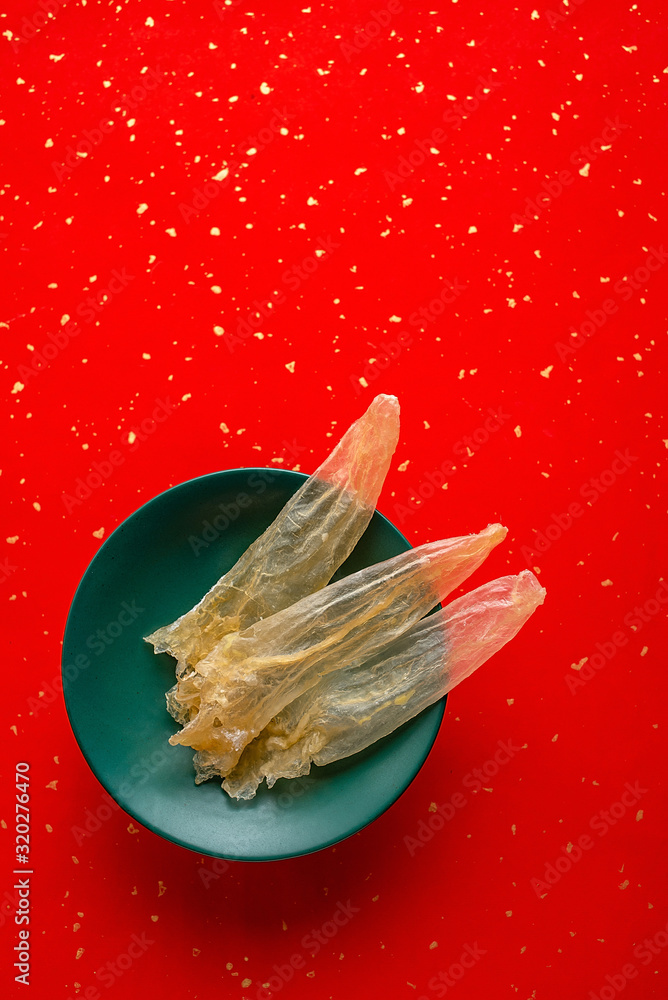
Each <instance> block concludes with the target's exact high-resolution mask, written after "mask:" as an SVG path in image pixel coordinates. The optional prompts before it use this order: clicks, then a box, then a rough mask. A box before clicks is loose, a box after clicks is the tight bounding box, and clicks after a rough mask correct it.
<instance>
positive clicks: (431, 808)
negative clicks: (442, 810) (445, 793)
mask: <svg viewBox="0 0 668 1000" xmlns="http://www.w3.org/2000/svg"><path fill="white" fill-rule="evenodd" d="M437 809H438V806H437V805H436V803H435V802H430V803H429V812H430V813H435V812H436V810H437Z"/></svg>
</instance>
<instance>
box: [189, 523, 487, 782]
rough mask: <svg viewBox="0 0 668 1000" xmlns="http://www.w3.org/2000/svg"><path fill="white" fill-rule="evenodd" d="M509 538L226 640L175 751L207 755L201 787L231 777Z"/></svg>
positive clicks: (472, 540) (390, 565)
mask: <svg viewBox="0 0 668 1000" xmlns="http://www.w3.org/2000/svg"><path fill="white" fill-rule="evenodd" d="M506 534H507V529H506V528H504V527H502V525H500V524H495V525H489V526H488V527H487V528H486V529H485V530H484V531H482V532H480V534H478V535H466V536H464V537H460V538H450V539H444V540H442V541H438V542H430V543H429V544H427V545H422V546H420V547H419V548H417V549H410V550H409V551H408V552H402V553H401V554H400V555H398V556H394V558H392V559H387V560H385V561H384V562H382V563H377V564H376V565H374V566H368V567H366V568H365V569H363V570H360V571H359V572H358V573H353V574H352V575H351V576H348V577H346V578H345V579H343V580H340V581H338V582H337V583H334V584H330V586H329V587H326V588H325V589H324V590H321V591H318V593H315V594H311V595H309V596H308V597H305V598H303V599H302V600H301V601H298V602H297V603H296V604H293V605H291V606H290V607H289V608H286V609H284V610H283V611H280V612H278V614H275V615H272V617H271V618H266V619H264V620H263V621H260V622H257V623H256V624H255V625H252V626H251V627H250V628H249V629H246V630H245V631H244V632H241V633H236V634H233V635H227V636H226V637H225V638H224V639H223V640H222V641H221V642H220V643H219V644H218V645H217V646H216V647H215V649H213V650H212V651H211V653H209V654H208V655H207V656H206V657H205V658H204V659H203V660H201V661H200V662H199V664H198V667H197V674H196V675H192V677H190V678H184V679H183V681H182V682H181V685H182V686H183V687H184V688H187V686H188V685H189V684H192V685H193V686H194V687H196V688H198V693H199V698H200V708H199V711H198V713H197V715H196V716H195V717H194V718H193V719H192V720H191V721H190V722H189V723H188V724H187V725H186V726H185V728H184V729H182V730H181V732H179V733H176V734H175V735H174V736H172V737H170V743H172V744H175V743H181V744H183V745H185V746H191V747H194V748H195V749H196V750H198V751H200V752H199V753H198V754H196V755H195V768H196V771H197V778H196V780H197V781H198V782H200V781H204V780H206V779H207V778H210V777H213V776H214V775H219V776H223V775H226V774H227V773H228V772H229V771H230V770H231V769H232V768H233V767H234V765H235V764H236V763H237V761H238V760H239V757H240V756H241V753H242V751H243V749H244V747H245V746H246V745H247V744H248V743H249V742H250V741H251V740H252V739H253V738H254V737H255V736H257V735H258V733H260V732H261V731H262V730H263V729H264V727H265V726H266V725H267V723H268V722H270V720H271V719H272V718H273V717H274V716H275V715H277V713H278V712H280V710H281V709H282V708H283V707H284V706H285V705H287V704H288V703H289V702H291V701H293V700H294V699H295V698H297V697H299V695H300V694H302V693H303V692H304V691H306V690H307V689H308V688H309V687H312V686H313V684H315V683H316V682H317V681H318V680H319V678H320V677H321V676H324V675H325V674H328V673H329V672H330V671H332V670H336V669H338V668H341V667H348V668H350V667H352V666H355V665H356V664H359V663H362V662H363V661H364V660H366V659H368V658H369V657H370V656H373V655H374V653H376V652H379V651H380V650H381V649H383V648H385V647H386V646H388V645H389V644H390V643H391V642H392V641H393V640H394V639H395V638H397V637H398V636H399V635H400V634H401V633H402V632H404V631H405V630H406V629H407V628H409V627H410V626H411V625H413V624H415V623H416V622H417V621H419V619H420V618H422V616H423V615H424V614H425V613H426V612H427V611H429V610H430V609H431V608H433V607H434V605H435V604H437V603H438V601H440V600H442V599H443V598H444V597H445V596H447V594H449V593H450V592H451V591H452V590H453V589H454V588H455V587H457V586H459V584H461V583H462V582H463V581H464V580H465V579H466V578H467V577H468V576H470V574H471V573H472V572H473V571H474V570H475V569H477V567H478V566H479V565H480V564H481V563H482V562H483V560H484V559H485V558H486V557H487V555H488V554H489V552H490V551H491V550H492V549H493V548H494V546H495V545H498V543H499V542H500V541H502V540H503V538H505V536H506ZM184 695H185V696H187V695H188V693H187V691H184Z"/></svg>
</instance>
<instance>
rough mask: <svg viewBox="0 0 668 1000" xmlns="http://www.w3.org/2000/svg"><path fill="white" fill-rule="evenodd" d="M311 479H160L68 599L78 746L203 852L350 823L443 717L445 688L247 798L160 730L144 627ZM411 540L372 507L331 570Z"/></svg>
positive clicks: (163, 662)
mask: <svg viewBox="0 0 668 1000" xmlns="http://www.w3.org/2000/svg"><path fill="white" fill-rule="evenodd" d="M305 479H306V476H305V475H303V474H302V473H299V472H288V471H284V470H274V469H231V470H228V471H225V472H216V473H213V474H212V475H208V476H202V477H200V478H198V479H192V480H190V481H189V482H186V483H181V485H179V486H175V487H173V488H172V489H170V490H167V491H166V492H165V493H161V494H160V495H159V496H157V497H155V498H154V499H153V500H150V501H149V502H148V503H147V504H144V506H143V507H141V508H140V509H139V510H138V511H136V512H135V513H134V514H132V515H131V516H130V517H129V518H128V519H127V520H126V521H124V522H123V524H121V525H120V526H119V527H118V528H117V529H116V530H115V531H114V533H113V534H112V535H110V536H109V538H108V539H107V540H106V541H105V543H104V544H103V545H102V546H101V548H100V549H99V551H98V552H97V554H96V556H95V558H94V559H93V561H92V562H91V564H90V566H89V567H88V569H87V570H86V572H85V574H84V576H83V579H82V580H81V583H80V584H79V587H78V589H77V592H76V594H75V596H74V600H73V602H72V607H71V608H70V613H69V616H68V619H67V627H66V629H65V638H64V643H63V668H62V669H63V690H64V694H65V703H66V706H67V712H68V715H69V718H70V722H71V725H72V729H73V731H74V735H75V736H76V739H77V741H78V743H79V746H80V747H81V751H82V753H83V755H84V757H85V758H86V760H87V762H88V764H89V765H90V767H91V769H92V771H93V773H94V774H95V776H96V777H97V778H98V780H99V781H100V782H101V783H102V785H103V786H104V787H105V789H106V790H107V792H108V793H109V794H110V795H111V796H112V798H113V799H115V801H116V802H117V803H118V804H119V805H120V806H121V807H122V808H123V809H124V810H125V811H126V812H127V813H129V814H130V815H131V816H132V817H133V818H134V819H136V820H137V821H138V822H139V823H142V824H143V825H144V826H146V827H148V828H149V829H150V830H153V832H154V833H157V834H159V835H160V836H161V837H164V838H166V839H167V840H171V841H173V842H174V843H175V844H180V845H181V846H183V847H187V848H189V849H190V850H192V851H196V852H197V853H199V854H207V855H210V856H212V857H220V858H228V859H232V860H238V861H271V860H277V859H280V858H291V857H297V856H299V855H302V854H309V853H311V852H312V851H318V850H321V849H322V848H324V847H328V846H330V845H331V844H336V843H338V842H339V841H341V840H343V839H345V838H346V837H349V836H351V835H352V834H353V833H356V832H357V831H358V830H361V829H362V828H363V827H365V826H367V824H369V823H371V822H372V821H373V820H374V819H376V818H377V817H378V816H380V815H381V814H382V813H383V812H385V810H386V809H388V808H389V806H391V805H392V803H393V802H395V801H396V799H397V798H398V797H399V796H400V795H401V793H402V792H403V791H404V790H405V789H406V788H407V786H408V785H409V784H410V782H411V781H412V780H413V778H414V777H415V775H416V774H417V773H418V771H419V770H420V768H421V766H422V764H423V763H424V761H425V759H426V757H427V754H428V753H429V750H430V749H431V746H432V744H433V742H434V740H435V738H436V735H437V733H438V729H439V726H440V723H441V720H442V718H443V712H444V709H445V699H442V700H441V701H440V702H438V703H437V704H435V705H432V706H431V707H430V708H428V709H426V710H425V711H424V712H422V713H421V714H420V715H419V716H417V717H416V718H415V719H413V720H411V721H410V722H408V723H406V725H404V726H402V727H401V728H400V729H398V730H396V731H395V732H394V733H392V734H391V735H390V736H387V737H385V739H383V740H380V741H379V742H377V743H375V744H374V745H373V746H371V747H368V748H367V749H366V750H364V751H362V752H361V753H358V754H355V756H353V757H348V758H346V759H345V760H340V761H337V762H335V763H334V764H328V765H327V766H326V767H312V768H311V773H310V774H309V775H308V776H305V777H302V778H295V779H291V780H288V779H282V780H280V781H278V782H277V783H276V785H275V786H274V787H273V788H272V789H268V788H267V787H266V785H263V786H262V787H261V788H260V789H259V791H258V794H257V796H256V797H255V798H254V799H252V800H250V801H249V802H243V801H236V800H234V799H230V798H229V797H228V796H227V794H226V793H225V792H224V791H223V790H222V789H221V787H220V783H219V782H217V781H209V782H206V783H205V784H203V785H196V784H195V780H194V770H193V764H192V757H193V751H192V750H191V749H190V748H188V747H181V746H176V747H173V746H170V745H169V743H168V742H167V741H168V738H169V736H171V735H172V733H173V732H175V731H176V729H177V728H178V726H177V724H176V723H175V722H174V720H173V719H172V718H171V716H170V715H169V714H168V713H167V709H166V707H165V692H166V691H167V690H168V689H169V688H170V687H171V686H172V685H173V683H174V665H175V661H174V660H173V659H172V657H170V656H168V655H167V654H166V653H162V654H160V655H157V656H156V655H155V653H153V647H152V646H151V645H149V644H148V643H146V642H144V641H143V636H145V635H148V634H149V633H151V632H153V631H154V630H155V629H156V628H158V627H159V626H161V625H165V624H166V623H168V622H171V621H173V620H174V619H175V618H178V617H179V615H181V614H183V613H184V612H185V611H187V610H188V609H189V608H191V607H192V606H193V605H194V604H196V603H197V602H198V601H199V600H200V599H201V597H202V596H203V594H204V593H205V592H206V591H207V590H208V589H209V588H210V587H211V586H212V585H213V584H214V583H215V582H216V580H218V579H219V578H220V576H222V574H223V573H224V572H226V571H227V570H228V569H230V568H231V567H232V566H233V565H234V563H235V562H236V560H237V559H238V558H239V556H240V555H241V554H242V553H243V552H244V551H245V550H246V549H247V548H248V546H249V545H250V544H251V542H253V541H254V539H255V538H257V537H258V535H260V534H261V533H262V532H263V531H264V530H265V528H266V527H267V526H268V525H269V524H270V523H271V522H272V521H273V520H274V518H275V517H276V515H277V514H278V512H279V511H280V509H281V508H282V507H283V506H284V505H285V503H286V502H287V501H288V499H289V498H290V497H291V496H292V494H293V493H295V492H296V491H297V489H299V487H300V486H301V484H302V483H303V482H304V480H305ZM408 548H410V544H409V543H408V541H407V540H406V539H405V538H404V537H403V535H401V534H400V533H399V532H398V531H397V529H396V528H395V527H393V525H392V524H390V522H389V521H388V520H387V519H386V518H385V517H383V515H382V514H380V513H378V511H376V512H375V513H374V515H373V518H372V519H371V522H370V524H369V527H368V528H367V530H366V532H365V533H364V535H363V536H362V538H361V539H360V541H359V543H358V544H357V546H356V548H355V549H354V551H353V552H352V553H351V555H350V557H349V558H348V559H347V561H346V562H345V563H344V565H343V566H342V567H341V569H340V570H339V571H338V572H337V573H336V575H335V577H334V579H338V578H340V577H341V576H345V575H347V574H348V573H352V572H355V571H356V570H358V569H361V568H363V567H364V566H368V565H370V564H372V563H376V562H380V561H382V560H383V559H389V558H390V557H391V556H394V555H397V554H398V553H399V552H404V551H405V550H406V549H408Z"/></svg>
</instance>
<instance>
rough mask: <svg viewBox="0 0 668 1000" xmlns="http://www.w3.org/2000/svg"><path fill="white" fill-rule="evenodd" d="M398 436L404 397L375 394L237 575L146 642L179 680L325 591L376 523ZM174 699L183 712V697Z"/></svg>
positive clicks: (237, 567) (237, 569)
mask: <svg viewBox="0 0 668 1000" xmlns="http://www.w3.org/2000/svg"><path fill="white" fill-rule="evenodd" d="M398 437H399V402H398V400H397V398H396V397H395V396H387V395H379V396H376V397H375V399H374V400H373V401H372V402H371V404H370V406H369V407H368V409H367V410H366V412H365V413H364V414H363V415H362V416H361V417H360V418H359V419H358V420H356V421H355V423H354V424H352V426H351V427H350V428H349V429H348V431H347V432H346V433H345V434H344V436H343V438H342V439H341V441H340V442H339V444H338V445H337V446H336V448H335V449H334V451H333V452H332V453H331V454H330V455H329V457H328V458H326V459H325V461H324V462H323V463H322V465H321V466H320V467H319V468H318V469H317V470H316V472H314V473H313V475H312V476H310V477H309V478H308V479H307V480H306V482H305V483H304V484H303V485H302V486H301V487H300V489H299V490H298V491H297V492H296V493H295V495H294V496H293V497H292V498H291V499H290V500H289V501H288V503H287V504H286V505H285V507H284V508H283V509H282V510H281V512H280V513H279V515H278V516H277V518H276V519H275V521H273V523H272V524H271V525H270V526H269V527H268V528H267V530H266V531H265V532H264V533H263V534H262V535H261V536H260V537H259V538H258V539H256V540H255V542H253V544H252V545H251V546H250V547H249V548H248V549H247V550H246V552H245V553H244V554H243V555H242V556H241V558H240V559H239V560H238V561H237V562H236V563H235V565H234V566H233V567H232V569H230V570H229V571H228V572H227V573H226V574H225V575H224V576H223V577H222V578H221V579H220V580H219V581H218V583H216V584H215V585H214V586H213V587H212V588H211V590H209V592H208V593H207V594H205V596H204V597H203V598H202V600H201V601H200V602H199V603H198V604H197V605H196V606H195V607H194V608H192V609H191V610H190V611H188V612H187V613H186V614H184V615H182V616H181V617H180V618H178V619H177V620H176V621H175V622H172V624H171V625H165V626H163V627H162V628H159V629H157V630H156V631H155V632H153V633H152V634H151V635H149V636H147V639H146V641H147V642H151V643H153V645H154V647H155V652H156V653H170V654H171V655H172V656H174V657H176V659H177V660H178V665H177V677H179V676H182V675H183V673H184V672H185V671H186V670H187V669H188V667H194V666H195V664H196V663H197V662H198V661H199V660H200V659H202V657H204V656H206V654H207V653H208V652H209V651H210V650H211V649H213V647H214V646H215V645H216V643H217V642H219V641H220V640H221V639H222V638H223V637H224V636H225V635H227V634H228V633H230V632H235V631H239V630H242V629H244V628H247V627H248V626H249V625H251V624H252V623H253V622H255V621H258V620H259V619H260V618H265V617H268V616H269V615H272V614H275V613H276V612H277V611H280V610H281V609H283V608H286V607H288V606H289V605H290V604H293V603H294V602H295V601H297V600H299V599H300V598H302V597H304V596H305V595H307V594H311V593H313V592H314V591H316V590H319V589H320V588H322V587H324V586H325V584H326V583H327V582H328V581H329V580H330V579H331V577H332V575H333V574H334V573H335V572H336V570H337V569H338V568H339V566H340V565H341V564H342V563H343V562H344V561H345V560H346V559H347V557H348V556H349V555H350V553H351V552H352V550H353V549H354V547H355V545H356V544H357V542H358V540H359V538H360V537H361V535H362V534H363V532H364V530H365V529H366V527H367V525H368V523H369V521H370V519H371V516H372V514H373V511H374V508H375V506H376V501H377V500H378V496H379V494H380V491H381V488H382V485H383V481H384V479H385V476H386V474H387V470H388V468H389V464H390V459H391V458H392V455H393V454H394V450H395V448H396V446H397V440H398ZM170 694H171V695H172V699H171V701H172V704H171V708H172V709H173V710H175V711H177V712H179V711H181V710H182V709H181V707H180V703H181V699H180V697H179V694H178V692H174V691H173V692H170ZM168 702H169V699H168ZM186 710H187V711H190V708H189V707H187V706H186Z"/></svg>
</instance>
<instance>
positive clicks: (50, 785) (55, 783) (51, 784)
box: [46, 778, 58, 792]
mask: <svg viewBox="0 0 668 1000" xmlns="http://www.w3.org/2000/svg"><path fill="white" fill-rule="evenodd" d="M46 787H47V788H53V790H54V792H55V791H56V790H57V788H58V778H54V779H53V781H50V782H49V783H48V785H47V786H46Z"/></svg>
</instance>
